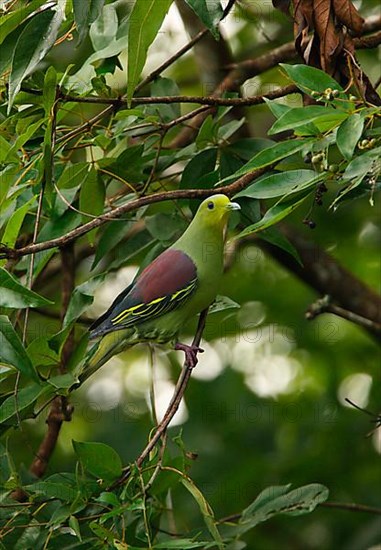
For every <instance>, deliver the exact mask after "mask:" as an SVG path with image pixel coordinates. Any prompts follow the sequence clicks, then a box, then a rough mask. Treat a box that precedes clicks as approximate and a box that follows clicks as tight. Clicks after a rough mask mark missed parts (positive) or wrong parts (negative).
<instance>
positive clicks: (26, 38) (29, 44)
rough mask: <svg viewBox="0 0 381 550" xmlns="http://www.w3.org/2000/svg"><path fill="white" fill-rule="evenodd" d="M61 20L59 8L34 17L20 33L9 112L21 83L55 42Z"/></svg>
mask: <svg viewBox="0 0 381 550" xmlns="http://www.w3.org/2000/svg"><path fill="white" fill-rule="evenodd" d="M62 19H63V12H62V10H61V8H60V7H59V6H53V7H52V8H51V9H49V10H46V11H43V12H40V13H38V14H37V15H35V16H34V17H33V18H32V19H31V21H30V22H29V23H28V24H27V25H26V27H25V28H24V30H23V31H22V32H21V34H20V36H19V39H18V41H17V44H16V49H15V53H14V56H13V61H12V69H11V74H10V77H9V101H8V112H10V110H11V107H12V104H13V101H14V99H15V96H16V94H17V93H18V92H19V90H20V87H21V83H22V81H23V80H24V78H26V77H27V76H29V75H30V74H31V73H32V72H33V71H34V70H35V68H36V67H37V65H38V64H39V62H40V61H41V60H42V59H43V58H44V57H45V55H46V54H47V52H48V51H49V50H50V49H51V48H52V46H53V45H54V42H55V41H56V38H57V34H58V30H59V28H60V25H61V22H62Z"/></svg>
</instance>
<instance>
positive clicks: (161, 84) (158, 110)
mask: <svg viewBox="0 0 381 550" xmlns="http://www.w3.org/2000/svg"><path fill="white" fill-rule="evenodd" d="M176 95H180V90H179V87H178V85H177V84H176V82H175V81H174V80H171V79H170V78H162V77H158V78H157V79H156V80H155V81H154V82H152V84H151V96H152V97H160V96H168V97H169V96H176ZM146 112H147V114H152V115H159V117H160V120H162V121H163V122H170V121H171V120H173V119H174V118H177V117H179V116H180V115H181V109H180V104H179V103H171V104H168V105H166V104H163V103H162V104H157V105H150V106H149V107H148V108H147V111H146Z"/></svg>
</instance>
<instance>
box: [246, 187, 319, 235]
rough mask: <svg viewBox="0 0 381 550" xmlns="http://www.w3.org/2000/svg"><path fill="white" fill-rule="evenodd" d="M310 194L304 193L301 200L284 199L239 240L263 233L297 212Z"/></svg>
mask: <svg viewBox="0 0 381 550" xmlns="http://www.w3.org/2000/svg"><path fill="white" fill-rule="evenodd" d="M310 193H311V191H309V190H307V191H304V193H302V198H299V199H295V198H292V199H291V198H288V197H287V198H286V199H285V198H283V197H282V198H281V199H280V200H279V201H278V202H277V203H276V204H274V206H272V207H271V208H269V209H268V210H267V212H266V214H265V215H264V216H263V218H262V219H261V220H259V222H257V223H254V224H253V225H249V226H248V227H246V228H245V229H244V230H243V231H241V233H240V234H239V235H238V236H237V237H236V238H237V239H238V238H241V237H244V236H245V235H251V234H252V233H256V232H258V231H262V230H263V229H266V228H267V227H271V226H272V225H274V224H276V223H278V222H280V221H281V220H283V218H285V217H286V216H288V215H289V214H291V213H292V212H293V211H294V210H296V208H298V207H299V206H300V205H301V204H302V202H304V201H305V200H306V198H307V197H308V195H310Z"/></svg>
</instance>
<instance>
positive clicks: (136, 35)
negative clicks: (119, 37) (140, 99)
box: [79, 0, 172, 101]
mask: <svg viewBox="0 0 381 550" xmlns="http://www.w3.org/2000/svg"><path fill="white" fill-rule="evenodd" d="M79 1H80V2H81V1H82V0H79ZM171 4H172V0H136V2H135V4H134V7H133V9H132V12H131V15H130V28H129V33H128V83H127V99H128V101H130V100H131V98H132V96H133V95H134V90H135V87H136V84H137V83H138V80H139V77H140V74H141V72H142V70H143V67H144V65H145V62H146V58H147V52H148V48H149V47H150V45H151V44H152V42H153V41H154V39H155V38H156V35H157V33H158V32H159V29H160V27H161V24H162V22H163V20H164V17H165V15H166V13H167V12H168V10H169V7H170V5H171Z"/></svg>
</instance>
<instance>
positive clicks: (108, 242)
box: [91, 220, 132, 270]
mask: <svg viewBox="0 0 381 550" xmlns="http://www.w3.org/2000/svg"><path fill="white" fill-rule="evenodd" d="M131 225H132V224H131V223H130V222H126V221H125V220H123V221H122V220H116V221H112V222H110V223H108V224H107V226H106V228H105V229H104V231H103V233H102V235H101V237H100V239H99V241H98V243H97V247H96V251H95V258H94V261H93V264H92V266H91V269H92V270H93V269H94V268H95V267H96V265H97V264H98V263H99V262H100V261H101V259H102V258H103V257H104V256H105V255H106V254H108V253H109V252H111V251H112V249H113V248H114V247H115V246H116V245H118V243H120V241H121V240H122V239H123V238H124V237H126V235H127V234H128V231H129V229H130V227H131Z"/></svg>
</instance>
